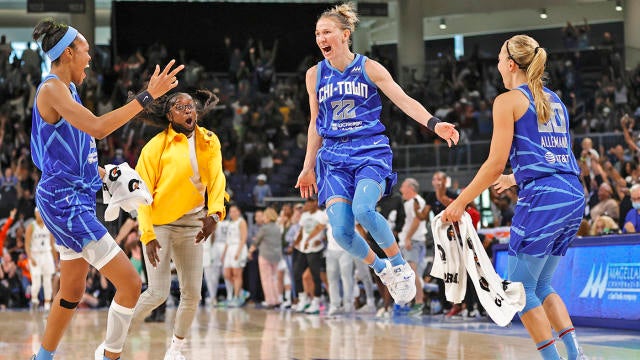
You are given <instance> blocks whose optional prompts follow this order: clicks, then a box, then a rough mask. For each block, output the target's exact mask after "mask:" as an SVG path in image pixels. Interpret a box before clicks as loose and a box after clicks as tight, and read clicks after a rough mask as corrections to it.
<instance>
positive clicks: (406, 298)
mask: <svg viewBox="0 0 640 360" xmlns="http://www.w3.org/2000/svg"><path fill="white" fill-rule="evenodd" d="M384 262H385V263H386V265H387V266H386V267H385V268H384V269H383V270H382V271H381V272H380V273H376V275H378V276H379V277H380V280H382V283H383V284H384V285H386V286H387V289H389V293H390V294H391V297H393V300H394V301H395V302H396V304H398V305H404V304H408V303H409V302H411V300H413V298H414V297H416V273H414V272H413V270H412V269H411V266H409V264H408V263H404V264H403V265H398V266H393V267H392V266H391V263H390V262H389V260H386V259H385V260H384Z"/></svg>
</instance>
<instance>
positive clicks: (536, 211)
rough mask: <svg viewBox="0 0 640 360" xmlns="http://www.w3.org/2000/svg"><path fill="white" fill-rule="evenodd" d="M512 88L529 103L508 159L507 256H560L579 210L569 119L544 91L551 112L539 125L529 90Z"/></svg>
mask: <svg viewBox="0 0 640 360" xmlns="http://www.w3.org/2000/svg"><path fill="white" fill-rule="evenodd" d="M517 89H518V90H520V91H521V92H522V93H523V94H524V95H525V96H527V98H528V99H529V109H527V111H526V112H525V114H524V115H523V116H522V117H521V118H520V119H518V121H516V122H515V128H514V135H513V143H512V145H511V153H510V155H509V159H510V161H511V167H512V168H513V174H514V176H515V178H516V182H517V183H518V187H519V192H518V203H517V204H516V207H515V211H514V216H513V220H512V226H511V240H510V242H509V254H510V255H513V256H515V255H516V254H527V255H532V256H535V257H542V256H546V255H564V254H565V252H566V249H567V247H568V246H569V243H570V242H571V241H572V240H573V239H574V238H575V234H576V232H577V231H578V227H579V226H580V221H581V220H582V214H583V213H584V206H585V198H584V192H583V189H582V184H581V183H580V180H579V178H578V176H579V174H580V170H579V168H578V163H577V161H576V158H575V156H574V155H573V152H572V151H571V139H570V134H569V121H568V120H569V116H568V114H567V109H566V108H565V106H564V104H563V103H562V101H561V100H560V99H559V98H558V96H557V95H556V94H555V93H553V92H552V91H550V90H549V89H546V88H545V89H544V92H545V93H546V94H549V97H550V102H551V110H552V113H551V119H550V120H549V121H548V122H546V123H544V124H541V123H540V122H538V117H537V114H536V109H535V105H534V102H533V96H532V95H531V91H530V90H529V88H528V87H527V86H526V85H522V86H520V87H518V88H517Z"/></svg>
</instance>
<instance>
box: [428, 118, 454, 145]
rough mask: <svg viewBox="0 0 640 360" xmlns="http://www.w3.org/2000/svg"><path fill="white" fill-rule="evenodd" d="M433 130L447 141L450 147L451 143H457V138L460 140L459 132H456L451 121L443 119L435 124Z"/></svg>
mask: <svg viewBox="0 0 640 360" xmlns="http://www.w3.org/2000/svg"><path fill="white" fill-rule="evenodd" d="M434 130H435V133H436V134H437V135H438V136H440V137H441V138H442V139H444V140H445V141H446V142H447V144H449V147H451V145H456V144H457V143H458V140H460V134H459V133H458V130H456V127H455V125H453V124H451V123H448V122H444V121H443V122H439V123H437V124H436V127H435V129H434Z"/></svg>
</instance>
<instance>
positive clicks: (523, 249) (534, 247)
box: [509, 174, 585, 257]
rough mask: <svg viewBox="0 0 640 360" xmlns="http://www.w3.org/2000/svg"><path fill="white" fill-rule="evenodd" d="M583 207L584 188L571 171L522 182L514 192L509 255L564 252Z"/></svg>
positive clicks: (541, 254) (556, 254)
mask: <svg viewBox="0 0 640 360" xmlns="http://www.w3.org/2000/svg"><path fill="white" fill-rule="evenodd" d="M584 207H585V197H584V190H583V188H582V184H581V183H580V180H579V179H578V177H577V176H575V175H568V174H555V175H551V176H547V177H544V178H540V179H535V180H532V181H530V182H528V183H525V185H523V186H522V187H521V188H520V191H519V192H518V203H517V204H516V208H515V211H514V216H513V220H512V225H511V240H510V242H509V255H511V256H516V254H527V255H531V256H535V257H543V256H546V255H553V256H559V255H564V254H565V253H566V252H567V247H569V244H570V242H571V241H572V240H573V239H574V238H575V235H576V233H577V232H578V228H579V227H580V222H581V221H582V215H583V214H584Z"/></svg>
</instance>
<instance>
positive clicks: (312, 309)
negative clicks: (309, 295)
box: [304, 297, 320, 315]
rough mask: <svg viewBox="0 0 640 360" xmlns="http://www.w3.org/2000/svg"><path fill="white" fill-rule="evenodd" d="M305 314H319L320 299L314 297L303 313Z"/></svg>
mask: <svg viewBox="0 0 640 360" xmlns="http://www.w3.org/2000/svg"><path fill="white" fill-rule="evenodd" d="M304 313H305V314H309V315H316V314H319V313H320V298H317V297H314V298H313V300H312V301H311V305H309V307H308V308H307V309H306V310H305V311H304Z"/></svg>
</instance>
